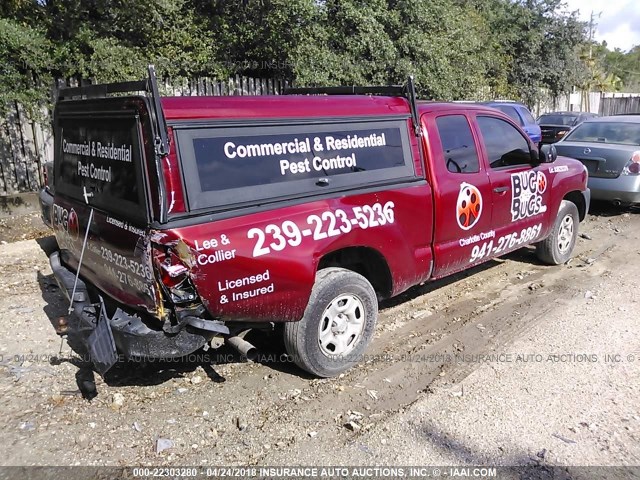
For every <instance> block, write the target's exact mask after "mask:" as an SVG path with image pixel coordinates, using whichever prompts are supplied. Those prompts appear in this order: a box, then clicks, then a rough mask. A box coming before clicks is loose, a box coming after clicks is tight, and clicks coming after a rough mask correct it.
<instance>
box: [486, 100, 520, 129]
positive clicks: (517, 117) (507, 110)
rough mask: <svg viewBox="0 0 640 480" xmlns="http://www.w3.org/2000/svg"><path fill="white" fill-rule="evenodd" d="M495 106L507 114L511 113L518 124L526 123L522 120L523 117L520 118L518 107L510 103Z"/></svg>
mask: <svg viewBox="0 0 640 480" xmlns="http://www.w3.org/2000/svg"><path fill="white" fill-rule="evenodd" d="M493 108H497V109H498V110H500V111H501V112H502V113H506V114H507V115H509V117H510V118H511V120H513V121H514V122H516V123H517V124H518V125H520V126H522V125H524V123H523V122H522V118H520V115H518V112H516V109H515V108H514V107H511V106H509V105H495V106H494V107H493Z"/></svg>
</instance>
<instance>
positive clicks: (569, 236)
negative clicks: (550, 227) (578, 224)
mask: <svg viewBox="0 0 640 480" xmlns="http://www.w3.org/2000/svg"><path fill="white" fill-rule="evenodd" d="M572 240H573V216H572V215H565V217H564V218H563V219H562V223H561V224H560V229H559V230H558V250H559V251H560V253H561V254H565V253H567V252H568V251H569V249H570V248H571V242H572Z"/></svg>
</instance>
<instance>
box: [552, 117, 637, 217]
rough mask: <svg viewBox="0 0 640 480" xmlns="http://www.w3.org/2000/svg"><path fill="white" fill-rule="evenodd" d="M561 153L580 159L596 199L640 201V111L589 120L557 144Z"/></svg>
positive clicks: (623, 201)
mask: <svg viewBox="0 0 640 480" xmlns="http://www.w3.org/2000/svg"><path fill="white" fill-rule="evenodd" d="M555 146H556V149H557V151H558V155H564V156H566V157H573V158H577V159H578V160H580V161H581V162H582V163H583V164H584V165H585V166H586V167H587V171H588V172H589V188H590V189H591V195H592V197H593V198H595V199H599V200H606V201H610V202H613V203H614V204H616V205H630V204H632V203H640V115H614V116H610V117H599V118H593V119H590V120H586V121H585V122H584V123H582V124H580V125H578V126H577V127H575V128H574V129H573V130H571V131H570V132H569V133H568V134H567V135H565V137H564V138H563V139H562V140H560V141H559V142H557V143H556V144H555Z"/></svg>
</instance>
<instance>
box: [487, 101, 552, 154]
mask: <svg viewBox="0 0 640 480" xmlns="http://www.w3.org/2000/svg"><path fill="white" fill-rule="evenodd" d="M483 103H484V105H488V106H489V107H493V108H497V109H498V110H500V111H501V112H503V113H506V114H507V115H509V117H511V119H512V120H513V121H514V122H516V123H517V124H518V125H520V126H521V127H522V129H523V130H524V131H525V133H526V134H527V135H529V138H530V139H531V140H532V141H533V142H534V143H536V144H537V143H540V140H541V139H542V131H541V129H540V125H538V124H537V123H536V121H535V119H534V118H533V115H532V114H531V112H530V111H529V109H528V108H527V107H526V106H525V105H523V104H521V103H518V102H513V101H509V100H500V101H492V102H483Z"/></svg>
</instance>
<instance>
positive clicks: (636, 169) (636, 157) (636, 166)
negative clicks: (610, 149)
mask: <svg viewBox="0 0 640 480" xmlns="http://www.w3.org/2000/svg"><path fill="white" fill-rule="evenodd" d="M622 175H640V150H636V151H635V152H633V154H632V155H631V159H630V160H629V161H628V162H627V164H626V165H625V166H624V168H623V169H622Z"/></svg>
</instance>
